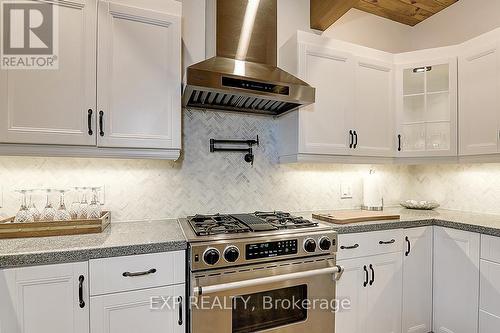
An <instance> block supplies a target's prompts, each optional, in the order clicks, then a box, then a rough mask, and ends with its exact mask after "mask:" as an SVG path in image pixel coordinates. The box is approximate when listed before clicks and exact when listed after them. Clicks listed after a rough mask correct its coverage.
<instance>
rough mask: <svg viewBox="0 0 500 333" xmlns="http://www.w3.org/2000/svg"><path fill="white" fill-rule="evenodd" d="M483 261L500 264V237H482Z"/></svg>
mask: <svg viewBox="0 0 500 333" xmlns="http://www.w3.org/2000/svg"><path fill="white" fill-rule="evenodd" d="M481 259H486V260H490V261H494V262H498V263H500V237H493V236H488V235H481Z"/></svg>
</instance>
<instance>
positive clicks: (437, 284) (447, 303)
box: [433, 227, 480, 333]
mask: <svg viewBox="0 0 500 333" xmlns="http://www.w3.org/2000/svg"><path fill="white" fill-rule="evenodd" d="M479 237H480V235H479V234H477V233H472V232H466V231H461V230H454V229H448V228H443V227H435V228H434V277H433V278H434V288H433V290H434V294H433V298H434V330H433V331H434V332H435V333H476V332H477V330H478V309H479V304H478V300H479V243H480V239H479Z"/></svg>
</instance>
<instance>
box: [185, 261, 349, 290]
mask: <svg viewBox="0 0 500 333" xmlns="http://www.w3.org/2000/svg"><path fill="white" fill-rule="evenodd" d="M343 273H344V268H343V267H342V266H338V265H337V266H333V267H328V268H321V269H315V270H310V271H305V272H297V273H290V274H283V275H276V276H268V277H264V278H259V279H251V280H244V281H238V282H230V283H224V284H216V285H212V286H205V287H202V286H198V287H194V289H193V295H195V296H201V295H206V294H215V293H220V292H223V291H227V290H233V289H240V288H246V287H254V286H260V285H264V284H269V283H276V282H283V281H288V280H294V279H302V278H307V277H312V276H317V275H324V274H335V277H334V280H335V281H338V280H339V279H340V277H341V276H342V274H343Z"/></svg>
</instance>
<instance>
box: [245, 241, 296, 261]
mask: <svg viewBox="0 0 500 333" xmlns="http://www.w3.org/2000/svg"><path fill="white" fill-rule="evenodd" d="M297 244H298V240H297V239H289V240H283V241H278V242H266V243H257V244H247V246H246V254H245V257H246V259H247V260H251V259H260V258H270V257H277V256H285V255H289V254H297V252H298V250H297Z"/></svg>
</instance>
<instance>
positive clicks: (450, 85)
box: [396, 49, 458, 157]
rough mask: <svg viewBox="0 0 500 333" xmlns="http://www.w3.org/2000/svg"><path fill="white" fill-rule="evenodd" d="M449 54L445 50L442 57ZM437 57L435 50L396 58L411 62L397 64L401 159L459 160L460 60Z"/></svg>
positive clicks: (397, 108)
mask: <svg viewBox="0 0 500 333" xmlns="http://www.w3.org/2000/svg"><path fill="white" fill-rule="evenodd" d="M447 52H450V53H452V52H451V51H449V50H446V49H443V50H442V51H441V52H439V54H440V56H441V57H442V56H443V54H446V53H447ZM434 55H435V50H426V51H420V52H414V53H413V54H403V55H398V56H396V61H398V60H399V58H403V57H404V58H405V61H408V60H409V59H410V62H405V63H403V64H398V65H397V72H396V82H397V83H396V110H397V111H396V114H397V129H396V131H397V134H396V145H397V151H398V155H399V156H401V157H432V156H457V117H458V116H457V59H456V57H452V56H450V57H449V58H440V59H435V58H433V56H434ZM426 58H428V59H429V60H425V59H426ZM416 59H418V62H416V61H415V60H416ZM422 59H424V60H422ZM412 60H413V61H412Z"/></svg>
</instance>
